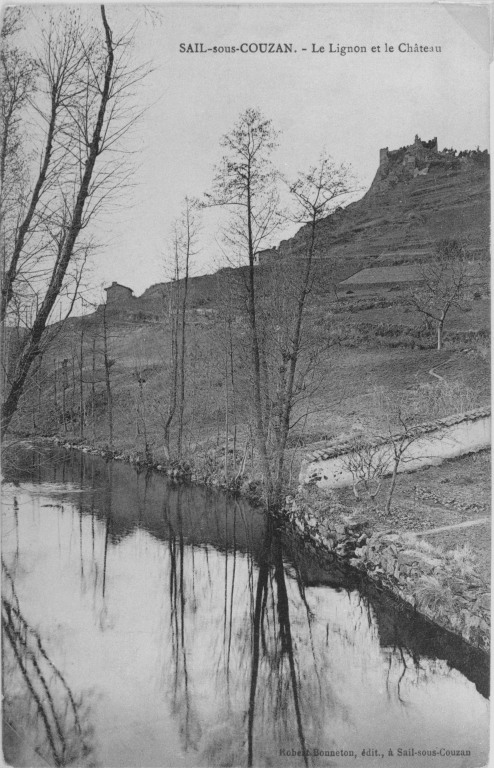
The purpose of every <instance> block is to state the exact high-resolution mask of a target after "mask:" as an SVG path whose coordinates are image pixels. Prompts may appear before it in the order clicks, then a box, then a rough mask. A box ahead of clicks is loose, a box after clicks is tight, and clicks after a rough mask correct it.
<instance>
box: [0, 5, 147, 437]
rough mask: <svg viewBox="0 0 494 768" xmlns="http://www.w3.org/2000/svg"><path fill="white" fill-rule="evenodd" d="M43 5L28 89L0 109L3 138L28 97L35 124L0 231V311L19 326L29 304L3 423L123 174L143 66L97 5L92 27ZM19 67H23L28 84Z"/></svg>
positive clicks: (9, 138) (10, 135)
mask: <svg viewBox="0 0 494 768" xmlns="http://www.w3.org/2000/svg"><path fill="white" fill-rule="evenodd" d="M53 14H58V16H56V18H55V16H54V15H52V16H51V18H50V22H49V24H48V28H47V29H44V30H43V31H42V40H41V47H42V50H41V52H40V53H39V54H36V56H35V57H34V59H33V62H34V63H33V65H32V71H33V72H34V73H35V76H36V78H35V95H36V98H27V97H26V98H24V97H22V96H19V97H18V98H17V101H16V102H15V104H16V108H15V110H14V111H13V114H14V115H15V119H13V118H12V119H10V122H9V120H8V119H6V118H4V119H3V125H2V129H3V131H4V135H3V136H2V141H3V145H2V146H6V147H8V146H9V145H10V146H11V145H12V143H15V136H16V133H15V132H16V130H17V126H18V123H19V122H20V121H21V120H22V121H25V120H27V119H28V116H27V115H25V114H24V113H23V110H25V109H27V107H28V106H29V107H30V108H31V110H32V112H33V115H34V117H35V118H36V120H37V121H38V125H39V131H38V134H39V136H36V135H35V136H34V143H35V144H36V145H37V147H38V149H37V152H38V154H37V156H36V157H35V159H34V161H33V162H32V163H30V168H31V169H33V170H34V171H35V173H34V175H32V178H30V180H29V184H26V188H25V189H24V190H23V193H22V195H21V196H20V197H19V199H18V201H17V203H18V204H17V212H16V215H15V227H14V228H13V231H12V232H9V233H6V235H7V234H8V237H6V236H5V237H4V242H6V243H7V245H8V246H9V247H8V248H6V249H4V252H3V257H4V265H3V270H2V276H3V284H2V321H3V322H5V323H7V324H9V323H12V322H13V323H14V324H17V326H19V316H20V315H19V307H23V306H26V305H28V306H30V307H31V309H30V315H29V318H28V321H27V322H26V323H25V324H24V327H23V328H22V333H21V336H22V342H21V345H20V350H19V353H18V355H17V356H16V359H15V361H14V364H13V365H11V367H10V371H9V376H8V378H7V380H6V382H5V386H4V402H3V408H2V428H3V430H4V432H5V431H6V430H7V429H8V427H9V425H10V422H11V419H12V417H13V415H14V413H15V411H16V409H17V407H18V403H19V399H20V397H21V395H22V392H23V389H24V386H25V384H26V380H27V378H28V376H29V371H30V369H31V366H32V364H33V362H34V360H35V359H36V358H37V356H38V355H39V354H40V350H41V347H42V344H43V336H44V334H45V331H46V328H47V324H48V323H49V321H50V318H51V316H52V313H53V310H54V308H55V306H56V304H57V302H59V301H60V300H61V299H63V298H64V297H65V305H66V313H68V312H70V311H71V309H72V306H73V304H74V301H75V298H76V295H77V290H78V287H79V282H80V278H81V273H82V264H81V257H83V256H84V258H85V255H87V248H88V247H89V245H90V241H87V242H86V243H79V244H78V239H79V237H80V235H81V233H82V232H83V230H85V229H86V228H87V227H88V224H89V222H90V221H91V219H92V218H93V216H94V215H96V214H97V213H99V211H100V210H101V208H102V206H103V204H104V203H105V202H106V201H107V199H108V197H109V195H110V194H111V193H112V192H113V191H114V190H115V189H116V188H117V187H121V186H122V185H124V184H125V182H126V175H125V173H126V172H125V171H124V170H122V169H123V168H124V166H123V165H122V163H121V158H120V162H119V161H117V162H115V153H114V152H115V149H116V148H117V146H118V142H119V141H120V139H121V138H122V136H123V135H124V134H125V133H126V132H127V131H128V130H129V128H130V127H131V126H132V125H133V123H134V122H135V120H136V117H137V115H136V113H135V112H134V111H133V109H132V107H131V106H130V105H129V97H131V96H132V94H133V90H134V86H135V85H136V83H137V82H138V81H139V80H140V79H141V78H142V77H143V76H144V74H145V70H144V69H143V68H141V67H136V66H134V65H133V64H132V63H131V61H130V54H131V45H132V36H131V35H130V36H129V35H127V34H124V35H122V36H120V37H118V36H116V35H115V34H114V32H113V30H112V28H111V26H110V24H109V22H108V20H107V15H106V10H105V7H104V6H101V7H100V24H101V26H100V28H99V29H98V28H96V27H94V26H92V25H90V24H89V23H87V24H85V23H83V22H82V21H81V18H80V16H79V15H78V14H74V13H73V12H66V11H65V10H62V11H61V12H58V11H53ZM14 65H15V66H17V69H19V68H21V69H22V66H23V64H22V61H20V60H19V58H18V59H17V60H16V61H15V62H14V63H12V62H11V61H6V62H5V63H4V62H2V66H5V67H6V69H7V70H9V72H10V71H11V70H12V68H14V71H15V66H14ZM29 67H30V65H26V66H25V67H24V69H25V70H26V69H27V73H26V75H25V78H24V81H25V90H26V91H28V92H29V88H30V80H29V72H30V69H29ZM33 76H34V75H33ZM5 82H7V85H6V86H5V85H2V88H10V90H12V88H11V86H10V85H9V83H10V80H7V81H5V80H4V83H5ZM21 93H22V89H21ZM6 114H7V113H6ZM16 121H17V122H16ZM38 139H39V140H38ZM110 150H111V151H110ZM21 155H22V151H21V149H19V150H18V151H17V152H15V153H13V152H10V154H9V153H8V152H6V153H4V155H3V156H2V159H5V166H6V167H5V171H4V173H5V177H6V178H7V176H8V170H9V169H8V161H9V158H12V157H13V158H15V157H17V158H18V157H19V156H21ZM105 158H106V159H105Z"/></svg>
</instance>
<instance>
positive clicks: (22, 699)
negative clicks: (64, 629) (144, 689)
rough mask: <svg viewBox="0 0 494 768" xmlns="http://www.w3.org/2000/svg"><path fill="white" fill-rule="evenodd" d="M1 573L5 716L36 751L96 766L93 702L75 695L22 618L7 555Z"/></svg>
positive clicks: (56, 759) (59, 761)
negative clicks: (24, 733) (91, 706)
mask: <svg viewBox="0 0 494 768" xmlns="http://www.w3.org/2000/svg"><path fill="white" fill-rule="evenodd" d="M2 577H3V594H2V633H3V638H4V642H3V657H2V664H3V680H4V701H3V715H4V718H5V720H6V721H7V722H10V723H12V724H13V725H15V727H16V728H19V727H20V728H21V729H22V730H25V731H26V732H27V733H29V740H30V742H31V743H33V742H34V745H35V749H36V750H37V751H38V753H39V754H40V755H44V756H46V757H47V758H51V760H52V761H53V762H54V764H55V765H56V766H66V765H70V764H74V763H76V764H78V765H81V764H83V765H94V762H93V761H92V760H91V753H92V752H93V744H92V736H93V728H92V726H91V725H90V724H89V715H90V713H89V707H88V706H87V705H85V704H84V703H83V697H82V696H79V697H78V698H77V699H76V698H75V697H74V695H73V693H72V691H71V690H70V688H69V686H68V685H67V682H66V681H65V678H64V676H63V675H62V673H61V672H60V670H59V669H58V668H57V667H56V666H55V664H54V663H53V661H52V660H51V659H50V657H49V656H48V654H47V652H46V650H45V647H44V645H43V642H42V640H41V637H40V635H39V633H38V632H37V631H36V630H35V629H34V628H33V627H31V626H30V625H29V624H28V622H27V621H26V619H25V618H24V616H23V614H22V612H21V609H20V606H19V600H18V597H17V594H16V591H15V587H14V580H13V577H12V575H11V573H10V571H9V570H8V568H7V567H6V565H5V563H4V561H3V559H2ZM16 670H17V674H16ZM6 757H7V758H8V755H6Z"/></svg>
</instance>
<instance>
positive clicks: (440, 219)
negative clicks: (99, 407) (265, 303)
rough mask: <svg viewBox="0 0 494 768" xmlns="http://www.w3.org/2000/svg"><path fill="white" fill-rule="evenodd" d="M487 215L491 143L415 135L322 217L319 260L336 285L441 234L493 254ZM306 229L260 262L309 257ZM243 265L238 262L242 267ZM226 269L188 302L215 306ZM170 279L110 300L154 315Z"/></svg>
mask: <svg viewBox="0 0 494 768" xmlns="http://www.w3.org/2000/svg"><path fill="white" fill-rule="evenodd" d="M489 217H490V201H489V154H488V152H487V150H485V151H484V152H481V151H480V150H474V151H464V152H457V151H456V150H453V149H444V150H442V151H439V150H438V145H437V139H436V138H434V139H432V140H430V141H421V139H420V138H419V137H418V136H416V137H415V141H414V142H413V144H410V146H407V147H401V148H400V149H396V150H389V149H388V148H387V147H386V148H384V149H381V150H380V154H379V167H378V169H377V172H376V175H375V177H374V180H373V182H372V184H371V186H370V188H369V190H368V191H367V192H366V194H365V195H364V196H363V197H362V199H361V200H358V201H357V202H353V203H350V204H349V205H348V206H346V207H345V208H338V209H337V210H336V211H335V212H334V213H333V214H331V215H330V216H328V217H327V218H325V219H323V220H322V221H321V222H319V224H318V230H319V236H318V242H317V257H318V259H320V262H319V267H320V269H322V270H323V271H324V272H326V271H327V269H329V260H330V262H331V280H332V281H333V282H334V284H335V285H336V284H338V283H340V282H341V281H343V280H345V279H346V278H349V277H350V276H352V275H354V274H355V273H357V272H359V271H360V270H362V269H364V268H368V267H381V268H382V267H389V266H391V265H396V264H405V265H410V264H416V263H418V262H420V261H422V260H424V259H426V258H427V257H428V255H429V254H430V252H431V250H432V249H433V248H434V245H435V243H437V241H439V240H441V239H443V238H454V237H457V238H459V239H461V241H462V242H463V243H464V244H465V246H466V247H467V248H468V250H469V251H470V253H471V254H472V255H473V256H475V257H479V256H487V255H488V253H489V221H490V218H489ZM307 232H308V230H307V228H306V227H302V228H301V229H300V230H299V231H298V232H297V233H296V234H295V236H294V237H293V238H291V239H289V240H283V241H282V242H281V243H280V244H279V246H278V247H276V248H271V249H267V250H264V251H260V252H259V254H258V257H259V264H260V267H261V269H262V267H263V266H266V265H268V264H269V263H272V261H273V260H275V259H276V260H278V259H287V258H297V257H303V256H304V255H305V243H306V234H307ZM325 260H328V263H327V264H325V263H324V261H325ZM241 269H243V268H239V269H237V270H236V272H237V273H238V274H239V275H240V270H241ZM227 271H230V270H220V271H219V272H218V273H216V274H214V275H201V276H199V277H194V278H191V279H190V281H189V298H188V304H189V308H190V309H194V310H196V311H198V312H200V313H201V312H202V313H204V314H208V313H209V312H211V311H214V307H215V306H216V303H217V296H218V293H221V288H220V285H221V282H222V274H223V273H225V272H227ZM378 274H382V270H381V273H378V272H376V275H378ZM407 279H408V278H407V277H406V275H405V274H404V280H407ZM171 285H172V284H171V283H157V284H155V285H152V286H150V288H148V289H147V290H146V291H145V292H144V293H143V294H142V296H139V297H136V296H133V295H132V291H131V289H130V288H126V287H125V286H119V285H118V284H116V283H114V284H113V285H112V286H110V287H109V288H108V289H107V307H108V309H109V311H110V312H111V314H112V316H114V317H117V316H120V317H122V318H125V319H127V320H131V321H133V322H153V321H156V320H158V319H159V318H160V317H161V315H162V313H163V307H164V306H166V302H167V299H168V297H169V294H170V287H171Z"/></svg>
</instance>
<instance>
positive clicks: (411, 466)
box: [299, 409, 491, 489]
mask: <svg viewBox="0 0 494 768" xmlns="http://www.w3.org/2000/svg"><path fill="white" fill-rule="evenodd" d="M416 429H417V430H421V431H422V433H423V436H420V437H418V439H417V440H416V441H415V442H413V443H412V444H411V445H410V446H409V448H408V449H407V450H406V451H405V452H404V454H403V457H402V460H401V463H400V466H399V468H398V471H399V472H412V471H414V470H417V469H419V468H421V467H426V466H432V465H437V464H440V463H441V462H442V461H444V459H451V458H454V457H456V456H462V455H464V454H466V453H473V452H475V451H480V450H483V449H485V448H488V447H489V446H490V441H491V419H490V411H489V409H478V410H475V411H471V412H469V413H465V414H462V415H461V416H452V417H451V418H449V419H444V420H441V421H437V422H433V423H431V424H424V425H422V426H420V427H417V428H416ZM399 439H400V435H398V434H397V435H393V437H392V438H391V439H390V440H389V441H386V438H380V440H379V442H381V447H380V448H378V450H377V452H376V454H375V457H374V462H375V464H376V466H377V464H378V463H380V465H381V466H383V465H386V471H385V474H390V473H391V471H392V458H393V449H392V444H391V441H392V440H399ZM375 444H378V443H377V442H376V443H375ZM350 450H351V443H350V442H346V443H341V444H339V445H337V446H335V447H328V448H322V449H320V450H318V451H315V452H312V453H310V454H308V455H307V457H306V459H305V460H304V461H303V462H302V466H301V470H300V476H299V481H300V483H301V484H306V483H316V485H317V486H318V487H319V488H321V489H330V488H344V487H348V486H351V485H352V484H353V476H352V474H351V472H350V470H349V469H348V468H347V462H346V456H347V455H348V453H349V451H350Z"/></svg>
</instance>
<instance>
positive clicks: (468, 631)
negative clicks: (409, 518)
mask: <svg viewBox="0 0 494 768" xmlns="http://www.w3.org/2000/svg"><path fill="white" fill-rule="evenodd" d="M284 517H285V518H286V519H287V520H288V522H289V524H290V525H291V526H292V528H293V529H294V530H295V531H297V532H298V533H299V534H300V535H302V536H303V537H304V539H305V540H306V541H308V542H310V543H311V544H312V545H313V546H315V547H316V548H318V549H320V550H322V551H326V552H330V553H334V555H335V556H336V557H338V558H340V559H342V560H344V561H346V562H347V563H348V564H349V565H350V566H352V567H353V568H355V569H357V570H358V571H359V572H361V573H362V574H363V575H365V576H366V577H367V578H369V579H370V580H371V581H372V582H374V583H375V584H376V585H378V587H380V588H381V589H384V590H386V591H388V592H390V593H392V594H393V595H395V596H396V597H397V598H399V599H400V600H402V601H404V602H405V603H406V604H408V605H409V606H411V607H412V608H413V609H414V610H415V611H417V612H418V613H420V614H421V615H422V616H424V617H425V618H426V619H428V620H430V621H432V622H434V623H435V624H437V625H439V626H441V627H443V628H444V629H446V630H448V631H450V632H452V633H453V634H455V635H458V636H460V637H462V638H463V639H464V640H465V641H466V642H467V643H469V644H470V645H472V646H474V647H476V648H478V649H480V650H482V651H486V652H487V651H489V649H490V616H491V596H490V586H489V584H488V583H486V582H485V579H484V578H482V574H481V573H480V572H479V569H478V568H477V567H476V562H475V556H474V553H473V552H472V551H471V550H470V549H469V548H468V547H457V548H454V549H450V550H444V549H440V548H438V547H435V546H433V545H432V544H430V543H429V542H428V541H426V540H424V539H421V538H420V537H419V536H417V535H415V534H413V533H409V532H403V531H399V530H396V529H395V528H391V529H388V530H384V531H382V530H381V531H375V530H373V528H372V526H371V523H370V521H369V520H368V519H367V518H365V517H363V516H362V515H359V514H358V513H357V514H353V515H345V514H344V513H342V512H339V511H336V510H334V509H332V508H331V507H329V506H328V504H327V500H326V503H325V500H324V497H323V496H322V494H317V492H314V489H312V490H310V491H305V493H304V492H303V491H302V493H300V494H298V495H297V496H295V497H294V496H290V497H288V498H287V500H286V505H285V509H284Z"/></svg>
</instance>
